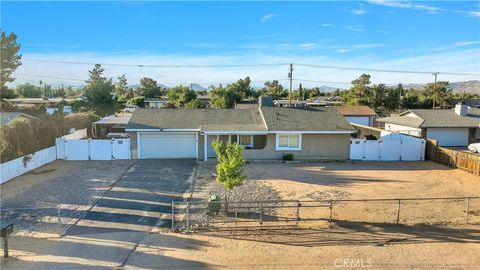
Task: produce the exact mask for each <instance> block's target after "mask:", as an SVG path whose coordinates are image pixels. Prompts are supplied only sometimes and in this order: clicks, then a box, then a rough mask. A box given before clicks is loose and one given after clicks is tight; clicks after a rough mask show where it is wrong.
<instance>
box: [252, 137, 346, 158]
mask: <svg viewBox="0 0 480 270" xmlns="http://www.w3.org/2000/svg"><path fill="white" fill-rule="evenodd" d="M275 140H276V137H275V134H269V135H268V136H267V144H266V146H265V148H264V149H246V150H245V152H244V155H245V158H246V159H282V155H283V153H292V154H294V156H295V158H296V159H340V160H345V159H348V157H349V151H350V134H303V135H302V150H300V151H285V150H282V151H276V150H275Z"/></svg>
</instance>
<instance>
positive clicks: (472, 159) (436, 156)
mask: <svg viewBox="0 0 480 270" xmlns="http://www.w3.org/2000/svg"><path fill="white" fill-rule="evenodd" d="M426 149H427V151H426V152H427V153H426V157H427V159H429V160H432V161H436V162H439V163H443V164H445V165H448V166H451V167H453V168H458V169H461V170H464V171H467V172H469V173H471V174H475V175H480V156H479V155H476V154H472V153H466V152H461V151H457V150H454V149H450V148H445V147H440V146H438V142H437V141H436V140H430V139H428V140H427V147H426Z"/></svg>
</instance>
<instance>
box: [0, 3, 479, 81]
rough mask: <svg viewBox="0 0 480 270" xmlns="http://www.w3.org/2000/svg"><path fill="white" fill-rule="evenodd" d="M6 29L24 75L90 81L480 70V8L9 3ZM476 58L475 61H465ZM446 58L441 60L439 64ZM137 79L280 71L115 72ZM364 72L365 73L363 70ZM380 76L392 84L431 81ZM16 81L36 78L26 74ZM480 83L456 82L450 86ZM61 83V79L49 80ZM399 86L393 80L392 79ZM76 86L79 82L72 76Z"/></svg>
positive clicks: (348, 77)
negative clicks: (101, 76)
mask: <svg viewBox="0 0 480 270" xmlns="http://www.w3.org/2000/svg"><path fill="white" fill-rule="evenodd" d="M1 5H2V6H1V7H2V10H1V24H2V29H3V30H4V31H6V32H15V33H16V34H17V35H18V37H19V41H20V43H21V45H22V53H23V55H24V65H23V66H22V68H21V69H19V70H18V73H21V74H33V75H35V74H36V75H42V74H45V75H48V76H52V77H54V76H58V77H71V78H77V79H83V78H85V77H86V70H87V69H88V68H90V67H89V66H85V65H67V64H56V65H54V64H52V63H42V62H35V61H30V60H29V59H53V60H71V61H87V62H90V61H91V62H102V61H103V62H106V63H112V62H113V63H135V64H148V63H169V64H212V63H222V64H228V63H238V62H242V63H244V64H248V63H272V62H289V61H293V62H306V63H312V64H315V63H317V64H330V65H335V64H336V65H343V66H356V67H358V66H362V67H374V68H375V67H376V68H397V69H398V68H400V69H408V70H435V71H437V70H440V71H452V72H479V71H480V2H478V1H476V2H466V1H464V2H434V1H429V2H405V1H403V2H384V1H370V2H353V1H352V2H303V3H293V2H262V3H260V2H177V3H172V2H2V4H1ZM469 55H470V57H468V56H469ZM438 58H441V59H442V61H439V60H438ZM106 69H107V70H109V72H111V73H109V75H111V76H117V75H120V74H123V73H126V74H127V78H128V77H129V78H130V79H131V81H132V82H134V81H138V79H139V78H140V77H142V76H146V75H148V76H155V77H156V78H157V80H159V81H164V82H172V83H173V82H191V81H201V80H202V79H203V81H205V80H206V82H222V81H230V80H234V79H235V78H239V77H241V76H244V75H250V76H252V77H253V78H254V79H255V78H256V79H258V80H264V79H279V78H284V77H285V74H283V73H285V72H283V71H282V70H280V69H271V70H266V69H264V70H259V69H252V70H250V72H249V70H245V69H237V70H232V69H230V70H210V72H207V71H205V70H201V71H198V73H199V74H198V75H195V74H192V73H193V72H192V71H190V70H183V71H182V70H179V69H175V70H161V71H159V70H148V69H144V70H138V69H132V68H125V69H123V70H122V69H121V68H119V67H112V68H111V69H109V68H108V67H106ZM298 72H299V74H298V73H296V75H299V76H300V75H302V77H308V78H305V79H311V80H315V79H318V80H324V81H339V82H343V81H346V82H348V81H351V80H352V79H353V77H355V76H356V74H355V73H354V72H351V73H349V72H345V73H344V74H345V76H343V77H342V76H339V71H332V70H326V71H323V70H307V69H304V70H302V69H300V70H299V71H298ZM357 73H358V72H357ZM392 76H393V75H388V74H378V76H377V77H376V78H378V79H379V80H381V81H384V82H387V83H396V82H397V81H400V80H403V81H412V82H413V81H419V82H420V81H422V80H427V78H424V77H422V78H417V77H418V76H417V77H415V76H410V75H404V76H403V77H398V76H396V77H395V76H393V77H392ZM17 77H19V79H22V78H23V79H34V78H33V77H29V76H27V75H19V76H17ZM455 79H456V80H464V79H465V80H467V79H475V78H452V80H455ZM52 80H54V79H52ZM391 80H393V81H391ZM72 81H73V80H72Z"/></svg>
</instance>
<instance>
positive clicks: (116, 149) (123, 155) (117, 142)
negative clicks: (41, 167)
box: [55, 138, 131, 160]
mask: <svg viewBox="0 0 480 270" xmlns="http://www.w3.org/2000/svg"><path fill="white" fill-rule="evenodd" d="M55 144H56V146H57V159H65V160H113V159H131V156H130V139H112V140H90V139H87V140H66V139H61V138H59V139H57V140H56V142H55Z"/></svg>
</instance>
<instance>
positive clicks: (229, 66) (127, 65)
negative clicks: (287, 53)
mask: <svg viewBox="0 0 480 270" xmlns="http://www.w3.org/2000/svg"><path fill="white" fill-rule="evenodd" d="M24 59H25V60H29V61H36V62H46V63H57V64H75V65H95V64H101V65H103V66H118V67H141V68H142V67H146V68H237V67H275V66H277V67H278V66H288V65H290V63H270V64H205V65H193V64H190V65H187V64H182V65H171V64H124V63H94V62H80V61H62V60H48V59H37V58H24ZM293 64H294V65H297V66H303V67H312V68H323V69H337V70H352V71H370V72H385V73H403V74H432V73H435V72H436V71H414V70H397V69H378V68H359V67H346V66H334V65H317V64H305V63H293ZM438 73H439V74H442V75H457V76H478V77H480V73H462V72H447V71H446V72H438Z"/></svg>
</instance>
